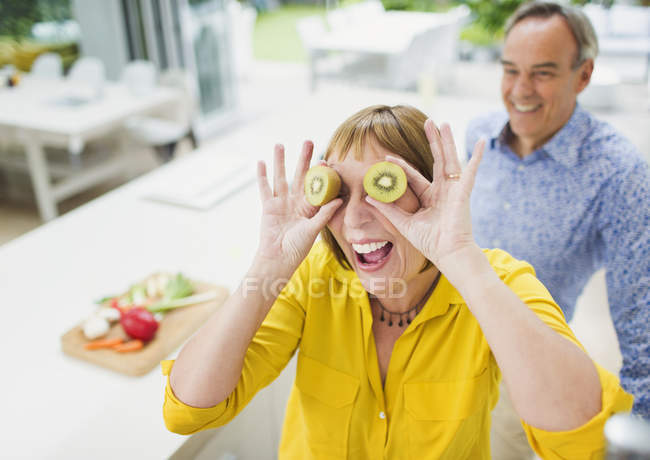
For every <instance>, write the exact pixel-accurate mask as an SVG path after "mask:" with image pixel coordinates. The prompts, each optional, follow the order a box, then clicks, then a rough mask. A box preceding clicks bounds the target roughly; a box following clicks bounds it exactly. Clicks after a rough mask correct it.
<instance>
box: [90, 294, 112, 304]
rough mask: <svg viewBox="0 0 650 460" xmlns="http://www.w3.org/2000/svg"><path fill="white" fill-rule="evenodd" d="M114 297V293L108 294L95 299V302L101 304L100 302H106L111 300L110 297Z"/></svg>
mask: <svg viewBox="0 0 650 460" xmlns="http://www.w3.org/2000/svg"><path fill="white" fill-rule="evenodd" d="M114 298H115V296H114V295H109V296H106V297H102V298H101V299H99V300H95V303H96V304H98V305H102V304H104V303H106V302H108V301H109V300H112V299H114Z"/></svg>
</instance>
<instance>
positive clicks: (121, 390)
mask: <svg viewBox="0 0 650 460" xmlns="http://www.w3.org/2000/svg"><path fill="white" fill-rule="evenodd" d="M397 102H403V103H411V104H418V100H417V96H416V95H415V94H404V93H386V92H378V91H371V90H363V89H361V88H352V89H347V90H346V89H339V90H338V92H337V93H336V94H335V95H333V94H332V93H329V92H326V91H321V92H318V93H316V94H315V95H314V96H311V97H310V98H305V99H303V100H301V101H299V102H292V103H287V105H286V106H284V107H279V108H278V111H277V113H275V114H272V115H271V116H269V117H266V118H264V119H262V120H259V121H256V122H254V123H251V124H249V125H246V126H244V127H242V128H241V129H238V130H235V131H233V132H232V133H230V134H228V135H226V136H224V137H223V138H220V139H218V140H217V141H216V142H214V143H211V144H210V146H209V147H205V148H203V149H200V150H199V151H197V152H196V153H194V154H192V155H189V156H187V157H184V158H181V159H179V160H178V162H172V163H170V164H168V165H165V166H163V167H161V168H159V169H158V170H156V171H153V172H152V173H150V174H148V175H146V176H143V177H141V178H139V179H137V180H135V181H133V182H131V183H129V184H127V185H125V186H123V187H120V188H119V189H117V190H115V191H113V192H111V193H108V194H106V195H104V196H102V197H100V198H98V199H96V200H94V201H92V202H90V203H88V204H87V205H85V206H82V207H81V208H79V209H77V210H74V211H72V212H70V213H68V214H66V215H64V216H62V217H59V218H57V219H55V220H53V221H52V222H50V223H48V224H45V225H43V226H42V227H39V228H38V229H36V230H34V231H32V232H30V233H28V234H26V235H23V236H22V237H20V238H18V239H16V240H13V241H12V242H10V243H8V244H6V245H4V246H2V247H0V298H1V299H2V309H3V313H4V314H3V318H2V322H0V343H1V344H2V349H3V364H4V366H3V372H2V377H1V379H0V389H1V394H2V396H3V405H2V408H3V417H2V422H1V423H2V427H1V428H0V432H1V433H2V438H3V442H2V443H1V445H2V450H1V451H0V457H3V458H59V459H61V458H65V459H77V458H79V459H82V458H84V459H85V458H93V459H102V458H107V459H111V460H114V459H115V458H118V457H119V458H151V459H160V458H166V457H168V456H169V455H171V454H172V453H173V452H174V451H175V450H176V449H177V448H178V447H180V446H181V444H182V443H183V442H184V441H185V440H186V439H187V437H185V436H179V435H176V434H173V433H170V432H168V431H167V430H166V428H165V427H164V424H163V420H162V416H161V408H162V401H163V388H164V384H165V381H164V379H163V377H162V375H161V373H160V370H159V368H157V369H156V370H154V371H152V372H150V373H149V374H147V375H145V376H142V377H127V376H123V375H120V374H117V373H114V372H112V371H109V370H105V369H103V368H101V367H97V366H93V365H91V364H88V363H86V362H83V361H79V360H76V359H74V358H71V357H68V356H66V355H64V354H63V353H62V351H61V349H60V337H61V335H62V334H63V333H64V332H65V331H67V330H68V329H69V328H71V327H73V326H74V325H75V324H77V323H78V322H79V321H81V320H82V319H83V318H84V317H86V316H87V315H89V314H90V313H91V312H92V311H93V309H94V308H95V306H94V304H93V301H94V300H95V299H98V298H100V297H102V296H105V295H110V294H112V293H115V292H118V291H121V290H123V289H126V288H127V287H128V286H129V285H130V284H131V283H133V282H135V281H137V280H139V279H141V278H143V277H144V276H146V275H147V274H149V273H151V272H154V271H157V270H169V271H172V272H175V271H181V272H183V273H184V274H186V275H188V276H190V277H191V278H195V279H201V280H204V281H208V282H212V283H216V284H222V285H225V286H227V287H228V288H230V289H231V291H232V290H233V289H234V288H235V287H236V286H237V284H238V282H239V280H240V278H241V277H242V276H243V274H244V273H245V270H246V268H247V267H248V264H249V261H250V260H251V259H252V257H253V254H254V251H255V249H256V247H257V238H258V234H259V228H258V222H259V214H260V206H259V200H258V196H257V187H256V186H255V185H253V186H249V187H247V188H246V189H244V190H243V191H241V192H240V193H238V194H237V195H236V196H234V197H231V198H230V199H228V200H227V201H224V202H222V203H220V204H219V205H217V206H215V207H214V208H212V209H211V210H209V211H206V212H199V211H194V210H190V209H185V208H180V207H175V206H171V205H166V204H161V203H156V202H152V201H147V200H144V199H142V198H141V197H142V196H143V195H146V194H147V193H149V192H150V191H151V190H153V189H156V188H158V187H159V186H160V181H161V180H162V178H164V180H165V181H166V182H167V183H168V186H169V187H174V182H176V181H188V180H192V178H191V177H187V173H185V177H176V178H175V180H174V181H170V180H169V179H168V177H166V176H168V175H169V173H170V171H171V172H173V171H174V170H175V169H178V168H179V165H180V164H181V163H184V162H195V165H196V168H197V171H205V170H206V169H210V168H216V167H218V165H216V164H215V163H216V162H215V159H219V160H220V161H228V160H227V158H229V157H230V158H237V159H242V158H244V159H247V160H249V161H250V167H251V168H253V169H254V168H255V160H256V159H258V158H265V159H267V161H268V160H269V159H270V158H271V156H272V151H273V144H274V143H275V142H285V145H286V147H287V152H288V155H289V158H288V161H287V169H288V171H289V176H290V177H292V176H293V166H294V162H295V158H296V155H297V154H298V152H299V151H300V144H301V140H302V139H305V138H311V139H313V140H314V141H315V143H316V153H320V152H321V151H322V150H323V149H324V147H325V145H324V143H325V142H326V140H327V139H328V137H329V135H331V133H332V131H333V129H334V128H335V127H336V125H338V124H339V123H340V122H342V121H343V120H344V119H345V118H347V117H348V116H349V115H351V114H352V113H353V112H354V111H355V110H357V109H359V108H362V107H364V106H366V105H370V104H375V103H388V104H393V103H397ZM492 107H494V105H493V104H492V103H485V102H480V101H479V102H477V101H473V102H472V101H466V102H463V101H460V102H459V101H458V100H457V99H456V100H446V99H444V98H440V99H438V101H437V103H436V106H435V107H434V108H435V111H436V113H438V114H442V113H444V114H445V115H446V116H445V119H446V120H448V121H450V122H451V123H452V128H454V131H455V132H457V133H460V134H462V133H463V132H464V128H465V125H466V123H467V120H469V119H470V118H472V117H473V116H474V115H476V114H478V113H480V112H482V111H484V110H486V109H489V108H492ZM437 121H441V119H440V118H439V117H438V118H437ZM459 140H460V139H459ZM222 159H223V160H222ZM182 169H184V170H185V169H186V168H182ZM172 175H173V174H172ZM0 225H2V223H0ZM175 355H176V353H173V354H172V356H171V357H173V356H175Z"/></svg>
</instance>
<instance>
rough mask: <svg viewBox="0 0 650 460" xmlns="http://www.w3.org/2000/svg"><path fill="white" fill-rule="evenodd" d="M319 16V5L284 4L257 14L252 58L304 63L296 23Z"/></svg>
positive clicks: (321, 8)
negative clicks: (302, 19) (305, 18)
mask: <svg viewBox="0 0 650 460" xmlns="http://www.w3.org/2000/svg"><path fill="white" fill-rule="evenodd" d="M312 15H320V16H322V17H323V18H325V7H324V6H321V5H291V4H288V5H284V6H281V7H279V8H277V9H275V10H273V11H267V12H263V13H259V14H258V16H257V22H256V23H255V33H254V35H253V55H254V56H255V59H263V60H272V61H289V62H307V53H306V52H305V50H304V49H303V47H302V42H301V41H300V37H299V36H298V30H297V29H296V24H297V23H298V21H299V20H300V19H301V18H304V17H306V16H312Z"/></svg>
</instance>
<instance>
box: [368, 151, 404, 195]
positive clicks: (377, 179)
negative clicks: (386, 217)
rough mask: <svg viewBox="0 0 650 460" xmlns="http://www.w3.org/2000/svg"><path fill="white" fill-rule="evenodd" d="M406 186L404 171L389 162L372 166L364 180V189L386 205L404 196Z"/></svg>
mask: <svg viewBox="0 0 650 460" xmlns="http://www.w3.org/2000/svg"><path fill="white" fill-rule="evenodd" d="M406 185H407V181H406V173H405V172H404V170H403V169H402V168H401V167H400V166H398V165H396V164H395V163H390V162H388V161H381V162H379V163H376V164H374V165H372V166H371V167H370V168H368V172H366V175H365V177H364V178H363V188H364V189H366V193H367V194H368V195H369V196H371V197H372V198H374V199H375V200H378V201H383V202H384V203H391V202H393V201H395V200H397V199H398V198H399V197H401V196H402V195H404V192H405V191H406Z"/></svg>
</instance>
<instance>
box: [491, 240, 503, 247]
mask: <svg viewBox="0 0 650 460" xmlns="http://www.w3.org/2000/svg"><path fill="white" fill-rule="evenodd" d="M500 245H501V240H492V247H494V248H498V247H499V246H500Z"/></svg>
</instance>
